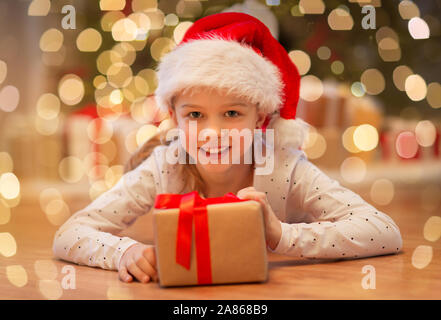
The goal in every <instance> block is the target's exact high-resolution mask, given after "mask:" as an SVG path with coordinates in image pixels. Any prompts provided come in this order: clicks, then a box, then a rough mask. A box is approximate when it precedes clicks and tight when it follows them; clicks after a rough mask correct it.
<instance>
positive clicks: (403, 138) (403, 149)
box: [395, 131, 418, 159]
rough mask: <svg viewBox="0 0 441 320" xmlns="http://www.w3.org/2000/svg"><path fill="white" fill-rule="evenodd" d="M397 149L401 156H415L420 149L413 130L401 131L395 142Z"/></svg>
mask: <svg viewBox="0 0 441 320" xmlns="http://www.w3.org/2000/svg"><path fill="white" fill-rule="evenodd" d="M395 149H396V151H397V153H398V155H399V156H400V157H402V158H406V159H408V158H413V157H414V156H415V155H416V153H417V151H418V142H417V140H416V137H415V135H414V134H413V132H411V131H404V132H401V133H400V134H399V135H398V137H397V140H396V142H395Z"/></svg>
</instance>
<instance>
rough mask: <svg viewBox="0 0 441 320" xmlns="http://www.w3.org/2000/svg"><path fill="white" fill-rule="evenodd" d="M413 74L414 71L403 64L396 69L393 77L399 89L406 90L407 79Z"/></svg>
mask: <svg viewBox="0 0 441 320" xmlns="http://www.w3.org/2000/svg"><path fill="white" fill-rule="evenodd" d="M412 74H413V71H412V69H410V68H409V67H408V66H404V65H401V66H398V67H396V68H395V69H394V72H393V74H392V79H393V81H394V84H395V86H396V87H397V89H398V90H400V91H405V87H404V84H405V83H406V79H407V77H408V76H410V75H412Z"/></svg>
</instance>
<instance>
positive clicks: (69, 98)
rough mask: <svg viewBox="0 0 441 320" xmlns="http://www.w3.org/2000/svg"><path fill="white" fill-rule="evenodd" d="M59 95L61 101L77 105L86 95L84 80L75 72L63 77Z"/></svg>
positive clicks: (59, 85)
mask: <svg viewBox="0 0 441 320" xmlns="http://www.w3.org/2000/svg"><path fill="white" fill-rule="evenodd" d="M58 95H59V96H60V99H61V101H63V103H65V104H67V105H70V106H72V105H76V104H78V103H80V102H81V100H82V99H83V97H84V83H83V80H82V79H81V78H80V77H79V76H77V75H75V74H67V75H65V76H63V78H61V80H60V82H59V84H58Z"/></svg>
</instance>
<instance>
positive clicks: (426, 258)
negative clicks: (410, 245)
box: [412, 245, 433, 269]
mask: <svg viewBox="0 0 441 320" xmlns="http://www.w3.org/2000/svg"><path fill="white" fill-rule="evenodd" d="M432 257H433V249H432V247H431V246H425V245H420V246H418V247H416V248H415V250H414V251H413V253H412V265H413V266H414V267H415V268H417V269H424V268H425V267H427V266H428V265H429V263H430V262H431V261H432Z"/></svg>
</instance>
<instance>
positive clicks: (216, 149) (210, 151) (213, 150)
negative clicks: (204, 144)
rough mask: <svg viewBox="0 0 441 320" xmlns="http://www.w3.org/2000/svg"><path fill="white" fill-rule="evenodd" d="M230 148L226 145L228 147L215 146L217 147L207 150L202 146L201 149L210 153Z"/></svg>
mask: <svg viewBox="0 0 441 320" xmlns="http://www.w3.org/2000/svg"><path fill="white" fill-rule="evenodd" d="M228 148H229V146H226V147H223V148H215V149H214V148H213V149H210V150H206V149H204V148H201V149H202V150H204V151H205V152H208V153H220V152H224V151H225V150H227V149H228Z"/></svg>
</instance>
